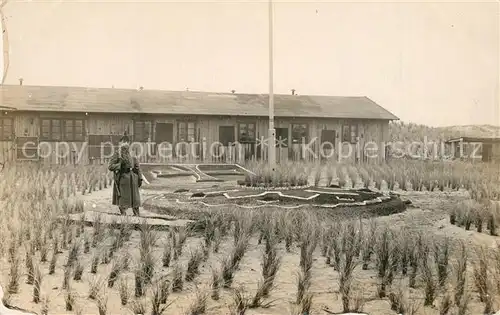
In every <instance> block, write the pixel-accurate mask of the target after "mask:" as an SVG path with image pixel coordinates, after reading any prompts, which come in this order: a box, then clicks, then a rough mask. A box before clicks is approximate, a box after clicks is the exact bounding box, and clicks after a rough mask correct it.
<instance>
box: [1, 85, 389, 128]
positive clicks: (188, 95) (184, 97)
mask: <svg viewBox="0 0 500 315" xmlns="http://www.w3.org/2000/svg"><path fill="white" fill-rule="evenodd" d="M0 101H1V103H0V105H1V106H4V107H12V108H15V109H16V110H20V111H52V112H53V111H58V112H59V111H65V112H88V113H144V114H188V115H231V116H267V115H268V96H267V94H238V93H235V94H232V93H210V92H191V91H160V90H147V89H143V90H132V89H115V88H85V87H58V86H26V85H23V86H21V85H4V86H2V87H0ZM274 107H275V116H277V117H311V118H313V117H322V118H364V119H383V120H397V119H398V117H396V116H395V115H393V114H392V113H390V112H389V111H387V110H386V109H384V108H383V107H381V106H380V105H378V104H377V103H375V102H374V101H372V100H370V99H369V98H368V97H351V96H306V95H276V94H275V96H274Z"/></svg>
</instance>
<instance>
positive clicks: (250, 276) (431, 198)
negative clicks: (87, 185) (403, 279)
mask: <svg viewBox="0 0 500 315" xmlns="http://www.w3.org/2000/svg"><path fill="white" fill-rule="evenodd" d="M176 180H178V179H176ZM191 185H192V182H189V181H188V180H186V182H185V183H184V182H171V185H170V187H169V188H170V190H174V189H178V188H180V187H184V186H191ZM162 188H166V187H162ZM156 193H160V191H158V190H152V189H147V190H146V189H143V190H142V192H141V194H142V198H143V200H144V199H146V198H148V197H149V196H152V195H154V194H156ZM82 198H83V200H84V202H85V207H86V209H87V210H93V211H103V212H116V213H118V210H117V209H115V208H114V207H113V206H111V205H110V199H111V189H105V190H102V191H97V192H94V193H92V194H90V195H86V196H82ZM405 198H408V199H410V200H411V201H412V202H413V206H414V207H411V208H409V209H408V210H407V211H405V212H404V213H401V214H396V215H392V216H388V217H380V218H378V219H377V220H379V221H380V222H385V223H389V224H390V225H391V226H393V227H401V228H403V227H406V228H409V229H412V230H422V231H425V232H426V234H427V235H430V236H435V237H451V238H452V239H453V240H463V241H465V242H466V243H467V244H470V245H472V244H476V245H477V244H480V245H487V246H493V245H494V244H496V242H497V241H499V240H500V239H499V238H498V237H492V236H489V235H487V234H484V233H483V234H479V233H477V232H473V231H465V230H464V229H463V228H460V227H456V226H453V225H450V224H449V222H448V215H447V212H446V210H443V202H447V203H450V202H456V201H457V200H460V199H462V198H464V196H463V195H461V194H459V193H454V194H443V193H407V194H405ZM129 211H130V212H131V210H129ZM130 214H131V213H130ZM142 214H143V215H154V214H152V213H149V212H147V211H144V210H143V212H142ZM89 231H90V228H89ZM159 233H164V232H159ZM164 234H165V235H166V233H164ZM138 241H139V234H138V232H134V233H133V235H132V238H131V240H130V241H129V242H128V243H127V244H126V246H125V248H126V249H127V251H128V252H129V253H131V254H132V255H133V256H136V257H137V256H138V246H137V244H138ZM201 241H202V240H201V239H199V238H195V237H190V238H189V239H188V241H187V245H188V248H191V249H194V248H195V247H196V246H197V245H198V244H200V242H201ZM231 243H232V240H227V241H225V242H224V243H223V244H222V248H221V250H220V252H219V253H217V254H215V253H212V254H211V256H210V258H209V259H208V261H207V262H206V263H204V264H203V266H202V268H201V275H200V276H199V277H198V278H197V279H195V281H194V283H189V284H186V285H185V289H184V292H183V293H180V294H172V295H171V296H170V298H169V299H170V300H171V301H174V303H173V304H172V305H171V307H170V308H169V309H168V310H167V311H166V313H165V314H184V313H185V312H186V311H187V309H188V306H189V304H190V303H191V301H192V297H193V296H194V294H195V293H196V287H198V288H203V287H204V286H206V285H207V284H208V283H209V280H210V276H211V266H214V267H216V266H218V265H219V262H220V259H221V258H222V257H223V254H224V253H226V252H227V250H226V249H229V248H230V246H231ZM280 248H281V253H282V254H283V260H282V265H281V267H280V271H279V272H278V276H277V279H276V282H275V284H276V286H277V289H276V290H275V291H273V292H272V293H271V297H272V299H277V301H276V306H275V307H272V308H268V309H260V310H259V309H257V310H249V311H248V312H247V313H246V314H269V315H285V314H291V313H290V310H291V309H292V307H293V305H292V303H291V302H292V301H294V300H295V292H296V276H295V274H296V272H297V271H298V270H299V269H298V266H299V250H298V248H295V247H294V248H293V249H292V253H286V252H285V251H284V245H283V244H280ZM261 250H262V245H257V240H256V239H253V240H252V241H251V246H250V247H249V250H248V252H247V253H246V254H245V256H244V258H243V261H242V263H241V266H240V270H239V271H238V272H237V273H236V278H235V281H234V285H233V287H236V286H237V285H239V284H242V285H244V286H245V287H246V288H247V289H248V291H249V292H250V293H252V292H254V291H255V289H256V287H257V281H258V280H259V279H260V273H261V270H260V269H261V267H260V257H261ZM189 252H190V250H189V249H185V250H184V252H183V256H182V257H181V259H180V261H181V262H184V263H185V262H187V257H188V255H189ZM66 256H67V252H65V253H63V254H61V257H59V259H58V268H57V269H56V273H55V274H54V275H48V274H47V273H48V272H47V271H48V263H46V264H43V265H42V270H43V271H44V274H45V276H44V278H43V283H42V290H41V291H42V296H44V295H46V296H48V297H49V300H50V302H49V314H74V312H67V311H66V310H65V308H64V305H65V303H64V292H63V291H62V289H61V286H62V279H63V268H62V265H63V264H64V262H65V260H66ZM156 256H157V258H158V260H159V259H160V257H161V242H160V244H158V248H157V251H156ZM91 257H92V252H91V253H89V254H85V255H83V254H82V255H81V262H82V263H83V264H85V266H86V268H85V271H84V274H83V279H82V281H73V282H72V289H73V290H74V291H75V292H76V293H77V295H78V298H77V301H76V305H77V307H78V308H80V309H82V310H83V313H82V314H98V310H97V307H96V304H95V302H94V301H91V300H88V298H87V295H88V280H89V279H91V278H92V275H91V274H90V273H89V266H90V259H91ZM315 257H316V258H315V262H314V266H313V271H312V273H313V281H312V291H313V292H314V301H313V309H314V311H313V312H312V314H326V313H325V311H323V309H324V308H327V309H329V310H330V311H332V312H339V313H340V311H341V301H340V297H339V294H338V274H337V272H335V271H334V270H333V268H332V267H330V266H327V265H326V264H325V261H324V260H325V258H323V257H321V256H320V254H319V251H318V252H317V253H316V254H315ZM157 266H158V269H157V272H161V273H162V274H168V273H169V272H170V271H171V269H172V268H160V266H161V264H160V263H158V264H157ZM110 267H111V265H100V266H99V275H100V276H102V277H106V276H107V275H108V274H109V270H110ZM131 269H132V268H131ZM358 269H359V271H358V270H357V272H356V277H355V282H356V283H357V285H356V286H357V287H358V290H357V291H358V292H362V293H363V296H364V297H365V298H367V299H370V298H371V297H373V296H374V295H375V293H376V281H377V279H376V277H375V274H374V271H373V268H371V269H372V270H368V271H362V270H360V268H358ZM23 270H24V264H23ZM1 271H2V273H3V275H4V276H6V275H7V274H8V263H7V262H6V261H2V262H1ZM121 277H122V278H123V277H124V278H126V279H127V281H128V284H129V286H130V292H131V294H132V295H133V291H132V290H133V283H134V281H133V280H134V278H133V274H132V272H126V273H124V274H123V275H122V276H121ZM2 280H3V284H5V283H6V277H4V279H2ZM24 282H25V277H23V279H22V280H21V289H20V293H19V294H16V295H14V296H12V300H11V303H12V304H13V305H16V306H18V307H22V308H26V309H32V310H34V311H37V312H39V311H40V308H41V305H40V304H38V305H37V304H35V303H33V302H31V301H32V297H31V296H32V291H33V288H32V286H31V285H28V284H25V283H24ZM395 283H397V281H396V282H395ZM4 287H5V285H4ZM106 292H107V296H108V314H132V312H131V310H130V309H129V307H127V306H121V305H120V299H119V294H118V285H116V286H115V287H114V288H112V289H106ZM473 297H474V299H473V301H472V303H471V304H470V305H471V310H470V314H480V313H482V305H481V304H479V302H478V301H477V294H473ZM208 301H209V302H208V310H207V312H206V313H207V314H214V315H216V314H219V315H223V314H228V303H230V302H231V294H230V293H229V292H224V291H223V292H222V298H221V300H219V301H218V302H214V301H212V300H210V299H209V300H208ZM436 304H437V303H436ZM148 305H149V303H148ZM364 311H365V312H366V313H368V314H373V315H390V314H396V313H395V312H393V311H391V310H390V305H389V302H388V301H386V300H383V301H381V300H374V301H369V302H367V303H366V305H365V308H364ZM419 314H439V313H438V311H437V310H436V309H432V308H422V309H421V310H420V312H419Z"/></svg>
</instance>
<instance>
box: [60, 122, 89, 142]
mask: <svg viewBox="0 0 500 315" xmlns="http://www.w3.org/2000/svg"><path fill="white" fill-rule="evenodd" d="M68 122H71V123H72V125H73V126H72V128H71V129H72V132H71V136H68V129H67V127H68V126H67V125H68ZM77 122H80V123H81V125H80V127H79V128H80V132H79V133H77ZM62 125H63V130H62V138H63V140H64V141H72V142H84V141H85V120H83V119H63V121H62Z"/></svg>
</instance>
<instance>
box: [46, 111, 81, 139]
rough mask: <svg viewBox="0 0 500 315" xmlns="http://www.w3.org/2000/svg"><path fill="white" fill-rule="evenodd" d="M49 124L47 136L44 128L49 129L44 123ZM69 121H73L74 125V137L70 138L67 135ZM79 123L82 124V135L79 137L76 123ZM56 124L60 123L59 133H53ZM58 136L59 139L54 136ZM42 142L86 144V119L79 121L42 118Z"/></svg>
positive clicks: (75, 119) (77, 119)
mask: <svg viewBox="0 0 500 315" xmlns="http://www.w3.org/2000/svg"><path fill="white" fill-rule="evenodd" d="M47 121H48V122H49V125H48V128H49V129H48V135H47V136H45V135H44V134H45V132H44V127H47V126H46V125H45V124H44V123H45V122H47ZM68 121H71V122H72V123H73V128H72V130H73V135H72V136H68V134H67V133H66V124H67V122H68ZM77 121H79V122H81V134H79V135H78V136H77V134H76V122H77ZM54 122H58V123H59V126H58V128H59V130H58V131H53V129H55V128H54ZM56 134H57V135H58V136H59V137H58V138H56V137H54V135H56ZM40 140H41V141H47V142H62V141H71V142H85V119H79V118H70V119H67V118H51V117H41V118H40Z"/></svg>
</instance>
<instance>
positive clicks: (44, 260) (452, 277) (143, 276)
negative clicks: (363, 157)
mask: <svg viewBox="0 0 500 315" xmlns="http://www.w3.org/2000/svg"><path fill="white" fill-rule="evenodd" d="M36 220H38V218H36ZM40 223H41V224H40ZM129 226H130V225H118V224H111V225H105V224H104V223H103V222H102V221H100V220H99V219H98V220H96V222H95V223H94V225H93V227H91V228H85V226H84V224H83V222H81V223H79V224H76V225H75V224H72V223H71V221H70V220H69V219H67V220H63V221H62V222H57V221H53V220H49V219H45V220H43V221H35V218H34V217H33V218H30V219H28V220H27V221H24V223H23V224H21V225H20V229H14V228H12V229H10V230H8V238H7V239H6V240H7V241H6V242H5V243H6V244H7V247H6V248H5V250H4V251H2V255H5V257H3V258H7V260H8V262H9V276H8V281H7V284H6V286H4V288H6V291H7V292H8V293H9V294H10V296H12V295H15V294H17V293H18V292H19V289H20V287H21V285H20V281H21V279H23V278H24V277H23V274H26V275H27V276H26V280H25V281H26V283H27V284H29V285H31V286H32V297H33V298H32V300H33V302H34V303H37V304H41V306H42V307H41V310H42V313H43V314H49V312H50V310H49V306H50V300H49V294H50V292H44V290H43V286H42V284H43V281H44V278H45V277H55V276H57V275H58V274H59V273H60V272H59V270H62V272H61V273H62V279H61V292H62V293H63V294H64V299H65V310H66V311H74V312H75V313H77V314H82V311H83V306H82V305H81V304H78V303H77V302H76V301H77V300H83V301H84V303H86V302H85V301H94V302H95V304H96V306H97V309H98V312H99V314H100V315H105V314H108V302H109V297H110V294H111V291H112V290H115V288H116V290H118V294H119V296H120V303H121V304H122V305H123V306H127V307H128V308H129V309H130V310H131V311H132V312H133V313H134V314H152V315H158V314H166V313H167V310H170V308H171V307H172V305H173V304H174V303H175V302H176V300H175V299H172V298H171V297H172V294H176V295H177V296H178V295H179V294H182V293H185V292H186V290H189V288H192V286H193V284H196V285H195V287H197V288H198V289H197V290H196V291H195V294H194V296H193V298H192V300H191V302H190V305H189V307H188V309H187V310H186V314H193V315H194V314H203V313H205V312H206V311H207V309H208V306H207V305H208V303H209V300H212V301H220V300H221V299H222V300H227V299H228V298H229V299H230V300H231V303H229V308H230V313H231V314H245V313H246V312H247V311H248V310H249V309H255V308H270V307H273V306H275V305H277V303H279V300H278V299H276V298H273V294H274V292H275V291H276V290H278V287H277V283H276V278H277V275H278V274H279V272H280V268H281V266H282V264H281V262H282V259H283V257H284V255H293V254H294V253H295V252H296V251H297V255H299V263H298V265H297V279H296V281H297V285H296V292H295V298H294V299H293V301H291V302H292V309H293V314H297V315H298V314H311V311H312V310H313V309H314V310H317V307H316V308H315V306H314V297H315V294H314V290H313V287H314V279H315V276H321V275H315V274H314V271H315V268H314V267H315V266H314V265H317V264H326V265H328V266H330V267H331V268H333V269H334V270H335V271H336V273H337V275H338V276H337V283H335V284H333V285H334V286H336V287H338V294H339V295H340V297H341V301H342V309H341V310H338V311H342V312H344V313H346V312H362V311H363V309H364V306H365V303H366V302H367V301H368V300H371V299H384V300H387V301H389V303H390V305H391V309H392V310H393V311H395V312H398V313H402V314H420V312H421V311H422V308H425V307H434V308H438V309H439V313H440V314H443V315H445V314H450V315H451V314H460V315H461V314H469V313H470V312H472V313H474V312H477V311H478V310H477V309H474V310H472V309H470V302H471V301H472V300H474V299H475V298H476V297H477V299H478V300H479V302H480V303H482V305H483V309H482V310H481V311H484V314H491V313H492V312H493V311H494V307H495V305H494V302H495V298H496V297H498V292H500V291H499V290H500V285H499V283H500V250H499V249H496V250H495V251H494V253H490V252H488V250H487V249H485V248H481V249H478V251H477V254H476V255H471V253H470V252H469V251H468V249H467V248H466V247H465V245H464V244H461V245H460V246H458V248H457V247H455V246H453V243H452V242H451V241H450V240H448V239H443V240H441V241H437V240H433V239H431V238H427V237H425V236H424V235H423V234H420V233H414V232H410V231H409V230H406V231H393V230H391V229H390V228H389V227H387V226H383V225H378V224H376V223H375V221H370V222H361V221H349V222H343V223H338V224H328V225H324V224H322V223H321V220H320V219H319V218H318V217H316V216H315V215H313V214H311V213H308V212H294V213H292V212H279V211H276V212H258V211H253V212H246V211H245V212H233V213H230V214H228V213H222V212H216V213H214V214H212V215H211V216H209V217H208V218H207V219H206V222H205V223H204V226H205V228H204V231H203V233H202V235H201V237H200V235H191V232H190V231H188V230H186V229H184V228H177V229H173V230H172V231H170V232H168V233H164V234H161V233H162V232H158V231H154V230H152V229H151V228H150V227H148V226H147V225H146V224H144V225H143V226H142V228H141V229H140V230H139V232H138V234H139V238H138V241H135V242H136V243H134V238H131V235H132V233H134V232H133V231H132V230H130V228H129ZM254 238H257V244H258V245H257V246H259V247H260V248H261V250H262V255H261V257H260V265H261V268H260V274H261V280H260V281H259V282H258V284H257V286H256V287H249V286H248V285H246V286H245V285H237V284H236V283H235V276H236V275H237V273H238V272H248V271H247V270H244V269H242V268H243V265H242V261H243V259H244V257H245V255H246V254H247V252H248V251H249V248H250V247H251V246H252V244H253V243H252V240H253V239H254ZM190 240H191V241H192V242H191V244H192V246H187V244H188V243H189V242H190ZM137 242H138V243H137ZM135 247H136V248H137V250H136V251H135V255H134V250H133V249H132V248H135ZM159 248H160V256H158V253H157V251H158V249H159ZM188 248H189V249H190V250H188ZM221 248H224V251H222V250H221ZM214 255H218V256H219V257H221V259H220V261H219V263H212V264H209V265H210V270H211V271H210V273H211V277H210V279H209V281H208V283H207V282H206V280H205V282H204V283H202V285H201V286H200V284H199V281H198V280H199V279H200V276H201V275H202V274H203V273H204V272H206V269H207V267H203V266H204V265H207V262H208V260H209V258H210V257H211V256H214ZM491 255H493V256H491ZM319 256H322V257H323V259H317V258H318V257H319ZM63 257H64V258H63ZM181 257H184V259H181ZM158 258H159V259H158ZM158 260H159V261H158ZM84 261H88V262H89V263H88V264H84V263H83V262H84ZM491 262H493V263H491ZM103 266H107V267H103ZM470 267H472V268H470ZM165 268H168V270H170V272H165V271H164V270H165ZM247 268H248V267H247ZM23 269H24V270H25V272H23ZM470 269H472V273H469V270H470ZM45 271H46V272H45ZM363 271H371V272H372V273H374V274H375V276H376V279H377V281H376V286H377V290H376V291H377V296H367V295H366V294H365V293H364V292H363V289H362V287H363V286H366V284H362V283H361V281H360V280H358V279H357V276H358V275H359V273H360V272H363ZM126 274H131V275H132V277H127V276H126ZM84 279H85V280H86V281H87V283H88V292H87V293H86V295H85V296H79V295H78V294H77V291H78V290H75V289H74V288H75V286H76V284H77V283H79V282H82V281H83V280H84ZM130 279H132V281H131V282H132V283H130ZM186 284H190V286H187V285H186ZM415 290H416V291H417V292H418V293H417V294H414V293H413V292H414V291H415ZM410 292H412V294H410ZM332 299H334V296H333V295H332ZM4 303H5V304H9V300H8V298H7V300H6V301H4ZM325 311H327V312H329V311H331V310H328V309H325Z"/></svg>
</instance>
